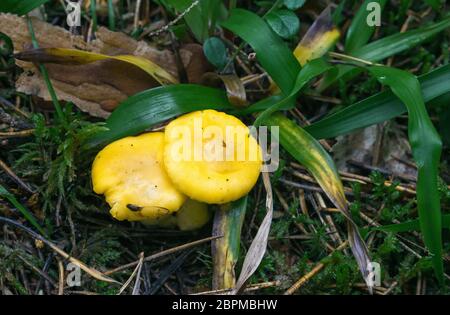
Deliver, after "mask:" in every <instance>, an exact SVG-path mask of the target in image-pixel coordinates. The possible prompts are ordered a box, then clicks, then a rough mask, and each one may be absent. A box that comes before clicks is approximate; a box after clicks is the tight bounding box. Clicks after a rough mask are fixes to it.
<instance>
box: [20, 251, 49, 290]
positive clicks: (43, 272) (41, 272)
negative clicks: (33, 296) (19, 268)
mask: <svg viewBox="0 0 450 315" xmlns="http://www.w3.org/2000/svg"><path fill="white" fill-rule="evenodd" d="M17 257H18V258H19V259H20V260H21V261H23V262H24V263H25V265H27V266H29V267H30V268H31V269H32V270H34V271H36V272H37V273H38V274H39V275H40V276H41V277H42V278H44V279H45V280H47V281H48V282H49V283H50V284H51V285H52V286H53V287H56V283H55V281H54V280H53V279H52V278H50V276H49V275H48V274H47V273H46V272H45V271H44V270H41V269H39V268H37V267H36V266H35V265H33V264H32V263H30V262H29V261H28V260H26V259H25V258H23V257H22V256H20V255H19V256H17Z"/></svg>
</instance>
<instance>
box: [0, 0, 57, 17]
mask: <svg viewBox="0 0 450 315" xmlns="http://www.w3.org/2000/svg"><path fill="white" fill-rule="evenodd" d="M48 1H49V0H2V1H1V2H0V12H7V13H14V14H17V15H25V14H27V13H28V12H30V11H33V10H34V9H36V8H37V7H39V6H40V5H43V4H44V3H46V2H48Z"/></svg>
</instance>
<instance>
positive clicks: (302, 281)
mask: <svg viewBox="0 0 450 315" xmlns="http://www.w3.org/2000/svg"><path fill="white" fill-rule="evenodd" d="M347 245H348V241H345V242H344V243H342V244H341V245H339V247H338V248H336V251H338V250H342V249H344V248H345V247H346V246H347ZM332 254H333V253H331V254H330V255H328V257H330V256H331V255H332ZM322 261H323V260H322ZM323 267H325V263H324V262H320V263H318V264H317V265H316V266H315V267H314V268H313V269H312V270H311V271H310V272H308V273H307V274H306V275H304V276H303V277H301V278H300V279H298V280H297V282H295V283H294V284H293V285H292V286H291V287H290V288H289V289H288V290H287V291H286V292H284V295H291V294H293V293H294V292H295V291H297V290H298V289H299V288H300V287H301V286H303V285H304V284H305V283H306V282H308V281H309V279H311V278H312V277H314V276H315V275H316V274H317V273H319V272H320V271H321V270H322V269H323Z"/></svg>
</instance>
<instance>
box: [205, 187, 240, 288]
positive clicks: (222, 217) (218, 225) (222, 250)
mask: <svg viewBox="0 0 450 315" xmlns="http://www.w3.org/2000/svg"><path fill="white" fill-rule="evenodd" d="M246 209H247V196H245V197H243V198H241V199H239V200H237V201H234V202H230V203H227V204H224V205H222V206H220V209H218V210H217V211H216V215H215V218H214V227H213V236H214V235H216V236H223V237H222V238H219V239H216V240H214V241H213V242H212V255H213V262H214V263H213V269H214V270H213V285H212V289H213V290H220V289H231V288H233V287H234V285H235V284H236V273H235V266H236V263H237V260H238V258H239V248H240V243H241V231H242V225H243V223H244V218H245V212H246Z"/></svg>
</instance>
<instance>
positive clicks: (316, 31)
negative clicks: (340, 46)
mask: <svg viewBox="0 0 450 315" xmlns="http://www.w3.org/2000/svg"><path fill="white" fill-rule="evenodd" d="M340 36H341V33H340V32H339V30H338V29H337V28H336V26H335V25H334V23H333V19H332V17H331V10H330V8H329V7H327V8H326V9H325V10H324V11H323V12H322V13H321V14H320V15H319V17H318V18H317V19H316V20H315V21H314V23H313V24H312V25H311V27H310V28H309V29H308V31H307V32H306V34H305V36H303V38H302V40H301V41H300V43H299V44H298V45H297V47H296V48H295V50H294V56H295V58H297V60H298V61H299V62H300V64H301V65H302V66H303V65H305V64H306V63H307V62H308V61H310V60H313V59H316V58H320V57H322V56H323V55H324V54H325V53H326V52H327V51H328V50H330V49H331V48H332V47H333V46H334V44H335V43H336V41H337V40H338V39H339V37H340Z"/></svg>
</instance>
